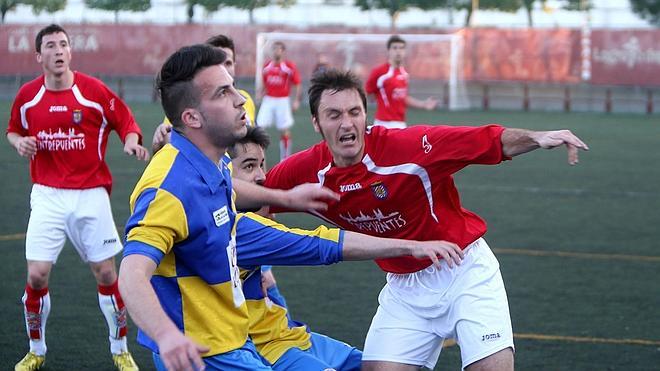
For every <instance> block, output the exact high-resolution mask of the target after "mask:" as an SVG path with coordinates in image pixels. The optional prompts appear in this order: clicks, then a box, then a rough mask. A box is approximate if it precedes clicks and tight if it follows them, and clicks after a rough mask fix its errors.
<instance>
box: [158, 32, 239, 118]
mask: <svg viewBox="0 0 660 371" xmlns="http://www.w3.org/2000/svg"><path fill="white" fill-rule="evenodd" d="M226 59H227V54H226V53H225V52H223V51H222V50H220V49H217V48H214V47H212V46H210V45H206V44H197V45H191V46H184V47H183V48H181V49H179V50H177V51H176V52H174V54H172V55H170V57H169V58H167V60H166V61H165V63H164V64H163V67H162V68H161V70H160V73H158V76H157V77H156V89H158V91H159V92H160V100H161V104H162V105H163V110H164V111H165V116H167V118H168V119H169V120H170V122H171V123H172V126H174V128H180V127H181V126H182V125H183V123H182V122H181V113H182V112H183V111H184V110H185V109H186V108H191V107H197V106H199V103H200V91H199V89H198V88H196V87H195V86H194V84H193V82H192V80H193V79H194V78H195V76H196V75H197V73H198V72H199V71H200V70H202V69H204V68H206V67H210V66H215V65H221V64H222V63H224V61H225V60H226Z"/></svg>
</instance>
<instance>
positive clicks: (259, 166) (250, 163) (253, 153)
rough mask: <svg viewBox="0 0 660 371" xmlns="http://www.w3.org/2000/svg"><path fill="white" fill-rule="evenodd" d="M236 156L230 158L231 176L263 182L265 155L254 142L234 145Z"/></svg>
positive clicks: (247, 180) (264, 177) (253, 181)
mask: <svg viewBox="0 0 660 371" xmlns="http://www.w3.org/2000/svg"><path fill="white" fill-rule="evenodd" d="M236 147H237V148H236V156H235V157H234V158H233V159H232V160H231V163H232V165H233V167H234V170H233V172H232V176H233V177H235V178H238V179H241V180H244V181H246V182H250V183H255V184H263V182H264V181H265V180H266V156H265V154H264V149H263V148H261V146H260V145H258V144H256V143H246V144H237V145H236Z"/></svg>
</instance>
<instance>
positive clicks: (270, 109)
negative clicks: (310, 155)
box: [257, 41, 302, 161]
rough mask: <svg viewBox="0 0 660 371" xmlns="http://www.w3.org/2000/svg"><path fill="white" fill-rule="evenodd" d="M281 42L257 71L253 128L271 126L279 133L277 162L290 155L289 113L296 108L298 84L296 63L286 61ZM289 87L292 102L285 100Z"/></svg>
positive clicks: (299, 88)
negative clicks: (257, 101) (259, 83)
mask: <svg viewBox="0 0 660 371" xmlns="http://www.w3.org/2000/svg"><path fill="white" fill-rule="evenodd" d="M285 49H286V48H285V46H284V43H282V42H280V41H276V42H274V43H273V45H272V49H271V53H272V54H271V57H272V59H270V60H267V61H266V63H265V64H264V66H263V69H262V71H261V77H262V86H261V89H260V91H259V92H258V93H257V96H258V97H259V98H260V99H261V105H260V106H259V113H258V114H257V125H259V126H263V127H270V126H272V125H275V126H276V127H277V130H279V132H280V161H282V160H283V159H285V158H287V157H288V156H289V155H291V148H292V144H291V127H292V126H293V114H292V113H291V110H293V111H297V110H298V108H299V107H300V99H301V97H302V85H301V81H300V73H299V72H298V68H297V67H296V64H295V63H293V62H292V61H290V60H287V59H286V51H285ZM291 85H294V86H295V93H294V98H293V103H291V101H290V99H289V95H290V93H291Z"/></svg>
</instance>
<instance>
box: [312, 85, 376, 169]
mask: <svg viewBox="0 0 660 371" xmlns="http://www.w3.org/2000/svg"><path fill="white" fill-rule="evenodd" d="M312 123H313V125H314V129H315V130H316V132H317V133H321V135H322V136H323V139H325V141H326V143H327V144H328V147H329V148H330V151H331V152H332V157H333V159H334V161H335V164H336V165H337V166H339V167H344V166H350V165H355V164H357V163H358V162H360V161H361V160H362V155H363V153H364V132H365V130H366V127H367V114H366V112H365V110H364V106H363V105H362V99H360V94H358V92H357V90H355V89H350V90H342V91H338V92H337V91H332V90H325V91H323V93H322V94H321V99H320V101H319V109H318V117H316V118H314V117H312Z"/></svg>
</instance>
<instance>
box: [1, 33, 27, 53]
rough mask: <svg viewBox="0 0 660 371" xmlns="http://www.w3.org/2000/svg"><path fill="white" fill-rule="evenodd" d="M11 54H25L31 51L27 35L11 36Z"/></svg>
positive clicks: (9, 46)
mask: <svg viewBox="0 0 660 371" xmlns="http://www.w3.org/2000/svg"><path fill="white" fill-rule="evenodd" d="M7 46H8V49H9V52H10V53H25V52H29V51H30V40H28V37H27V36H26V35H9V44H8V45H7Z"/></svg>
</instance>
